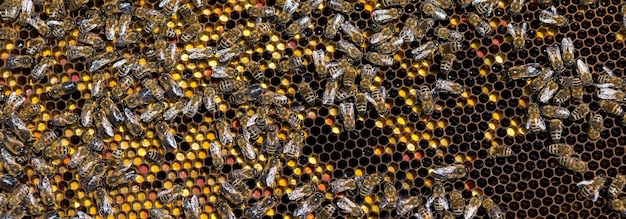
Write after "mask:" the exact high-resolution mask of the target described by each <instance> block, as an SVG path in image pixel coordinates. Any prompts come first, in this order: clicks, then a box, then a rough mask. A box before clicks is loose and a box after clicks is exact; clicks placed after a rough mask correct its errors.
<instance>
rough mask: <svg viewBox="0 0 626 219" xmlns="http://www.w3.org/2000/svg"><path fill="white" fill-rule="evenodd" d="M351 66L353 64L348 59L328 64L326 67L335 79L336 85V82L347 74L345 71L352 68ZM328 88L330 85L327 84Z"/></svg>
mask: <svg viewBox="0 0 626 219" xmlns="http://www.w3.org/2000/svg"><path fill="white" fill-rule="evenodd" d="M350 66H351V64H350V62H349V61H348V60H347V59H341V60H339V62H331V63H328V65H326V69H327V70H328V72H329V73H330V76H331V78H332V79H333V83H334V80H336V79H338V78H339V77H341V76H342V75H343V74H344V73H345V71H346V70H347V69H348V68H350ZM326 86H329V85H328V83H327V84H326ZM334 86H336V85H334Z"/></svg>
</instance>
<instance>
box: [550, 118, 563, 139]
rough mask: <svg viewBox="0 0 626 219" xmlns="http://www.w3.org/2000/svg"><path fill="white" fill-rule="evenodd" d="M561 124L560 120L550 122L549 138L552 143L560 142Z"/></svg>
mask: <svg viewBox="0 0 626 219" xmlns="http://www.w3.org/2000/svg"><path fill="white" fill-rule="evenodd" d="M563 128H564V126H563V122H562V121H561V120H560V119H552V120H550V137H551V138H552V142H559V141H561V133H563Z"/></svg>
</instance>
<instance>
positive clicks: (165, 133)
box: [154, 121, 178, 151]
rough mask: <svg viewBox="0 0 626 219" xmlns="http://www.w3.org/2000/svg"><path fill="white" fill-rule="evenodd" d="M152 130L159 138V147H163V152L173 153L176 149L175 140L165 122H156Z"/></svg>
mask: <svg viewBox="0 0 626 219" xmlns="http://www.w3.org/2000/svg"><path fill="white" fill-rule="evenodd" d="M154 129H155V132H156V134H157V137H159V140H161V145H163V147H164V148H165V150H167V151H173V150H176V149H177V148H178V146H177V145H176V139H175V138H174V135H173V134H172V133H171V132H170V127H169V126H168V125H167V124H166V123H165V122H163V121H159V122H157V124H156V125H155V128H154Z"/></svg>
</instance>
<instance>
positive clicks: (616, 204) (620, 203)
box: [610, 198, 626, 214]
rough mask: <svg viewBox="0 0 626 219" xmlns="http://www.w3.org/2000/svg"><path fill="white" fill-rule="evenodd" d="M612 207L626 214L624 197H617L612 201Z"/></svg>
mask: <svg viewBox="0 0 626 219" xmlns="http://www.w3.org/2000/svg"><path fill="white" fill-rule="evenodd" d="M610 205H611V209H613V210H615V211H617V212H620V213H622V214H626V208H624V200H623V198H621V199H620V198H615V199H613V200H612V201H611V203H610Z"/></svg>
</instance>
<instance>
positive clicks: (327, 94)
mask: <svg viewBox="0 0 626 219" xmlns="http://www.w3.org/2000/svg"><path fill="white" fill-rule="evenodd" d="M336 93H337V82H335V81H334V80H328V81H326V88H325V89H324V94H323V95H322V104H324V105H331V104H333V103H334V102H335V94H336Z"/></svg>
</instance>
